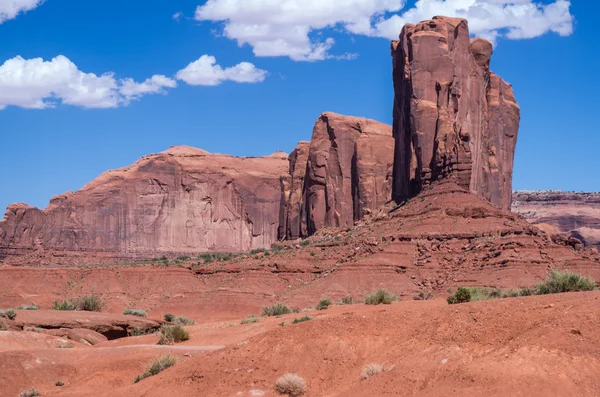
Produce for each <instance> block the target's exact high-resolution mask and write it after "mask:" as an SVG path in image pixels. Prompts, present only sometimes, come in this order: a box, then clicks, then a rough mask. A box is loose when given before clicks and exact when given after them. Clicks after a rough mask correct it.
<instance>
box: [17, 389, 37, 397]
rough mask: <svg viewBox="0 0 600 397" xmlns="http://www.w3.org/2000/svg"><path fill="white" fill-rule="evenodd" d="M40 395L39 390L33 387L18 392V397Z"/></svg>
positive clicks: (35, 396)
mask: <svg viewBox="0 0 600 397" xmlns="http://www.w3.org/2000/svg"><path fill="white" fill-rule="evenodd" d="M40 396H41V394H40V392H39V391H37V390H35V389H29V390H26V391H22V392H21V393H19V397H40Z"/></svg>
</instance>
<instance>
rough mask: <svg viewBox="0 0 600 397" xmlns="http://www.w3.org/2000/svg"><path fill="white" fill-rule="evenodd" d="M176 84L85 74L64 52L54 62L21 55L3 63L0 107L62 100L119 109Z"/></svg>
mask: <svg viewBox="0 0 600 397" xmlns="http://www.w3.org/2000/svg"><path fill="white" fill-rule="evenodd" d="M176 85H177V84H176V82H175V81H174V80H172V79H169V78H167V77H165V76H162V75H155V76H152V77H151V78H150V79H148V80H146V81H144V82H142V83H136V82H135V81H133V80H132V79H123V80H119V81H117V80H116V79H115V77H114V74H113V73H105V74H103V75H101V76H97V75H96V74H94V73H84V72H82V71H80V70H79V69H78V68H77V66H76V65H75V64H74V63H73V62H71V61H70V60H69V59H68V58H67V57H65V56H63V55H59V56H57V57H55V58H54V59H52V60H51V61H44V60H43V59H42V58H34V59H23V58H22V57H20V56H17V57H15V58H12V59H9V60H7V61H6V62H4V64H3V65H2V66H0V109H3V108H6V106H19V107H22V108H26V109H45V108H51V107H55V106H56V105H57V104H58V103H59V102H62V103H63V104H68V105H74V106H80V107H84V108H116V107H118V106H120V105H126V104H127V103H129V101H131V100H134V99H139V98H140V97H141V96H142V95H145V94H155V93H160V92H163V87H175V86H176Z"/></svg>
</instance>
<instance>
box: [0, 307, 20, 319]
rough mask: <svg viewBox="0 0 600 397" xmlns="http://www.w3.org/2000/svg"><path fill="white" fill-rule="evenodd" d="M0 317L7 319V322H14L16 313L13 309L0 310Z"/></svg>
mask: <svg viewBox="0 0 600 397" xmlns="http://www.w3.org/2000/svg"><path fill="white" fill-rule="evenodd" d="M0 317H4V318H7V319H9V320H14V319H15V318H17V312H16V311H15V309H6V310H0Z"/></svg>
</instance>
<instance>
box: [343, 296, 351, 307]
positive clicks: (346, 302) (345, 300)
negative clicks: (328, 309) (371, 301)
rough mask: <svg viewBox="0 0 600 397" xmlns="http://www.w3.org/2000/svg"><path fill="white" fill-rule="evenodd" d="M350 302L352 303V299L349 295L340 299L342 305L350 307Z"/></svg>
mask: <svg viewBox="0 0 600 397" xmlns="http://www.w3.org/2000/svg"><path fill="white" fill-rule="evenodd" d="M352 301H353V299H352V297H351V296H350V295H348V296H344V297H343V298H342V305H351V304H352Z"/></svg>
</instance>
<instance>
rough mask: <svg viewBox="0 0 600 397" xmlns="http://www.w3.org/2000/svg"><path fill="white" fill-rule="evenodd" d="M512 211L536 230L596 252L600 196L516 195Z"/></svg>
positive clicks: (529, 192)
mask: <svg viewBox="0 0 600 397" xmlns="http://www.w3.org/2000/svg"><path fill="white" fill-rule="evenodd" d="M512 210H513V212H515V213H517V214H519V215H522V216H524V217H525V218H526V219H527V220H528V221H529V222H531V223H532V224H534V225H536V226H538V227H541V228H544V229H546V230H548V231H549V232H554V233H566V234H567V235H569V236H571V237H575V238H578V239H580V240H581V241H582V242H583V243H584V244H585V245H586V246H588V247H596V248H597V249H598V250H600V193H568V192H559V191H517V192H515V193H514V194H513V203H512Z"/></svg>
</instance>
